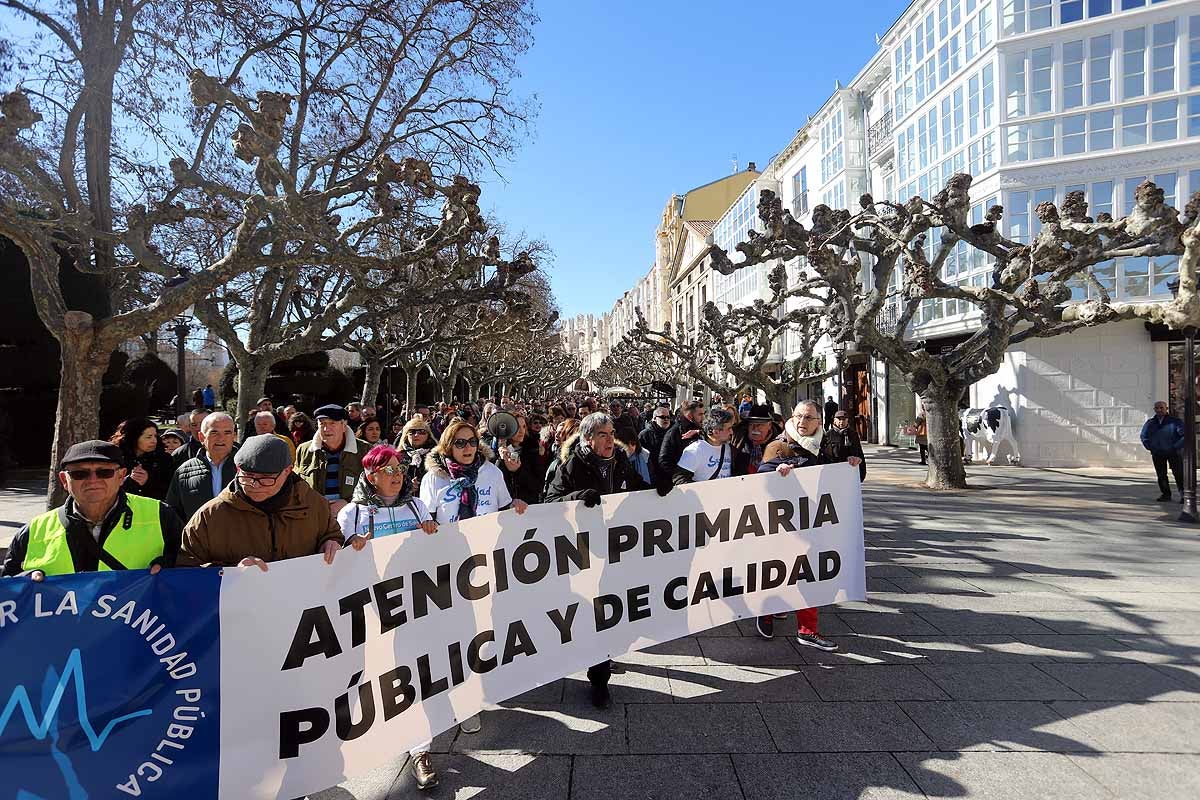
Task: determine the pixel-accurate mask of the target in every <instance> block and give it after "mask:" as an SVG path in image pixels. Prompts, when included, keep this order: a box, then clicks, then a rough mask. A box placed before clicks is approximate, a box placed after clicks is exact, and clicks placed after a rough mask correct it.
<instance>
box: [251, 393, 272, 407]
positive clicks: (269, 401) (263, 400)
mask: <svg viewBox="0 0 1200 800" xmlns="http://www.w3.org/2000/svg"><path fill="white" fill-rule="evenodd" d="M259 403H270V404H271V405H275V401H274V400H272V399H271V398H269V397H267V396H266V395H263V396H262V397H260V398H258V399H257V400H255V401H254V405H258V404H259Z"/></svg>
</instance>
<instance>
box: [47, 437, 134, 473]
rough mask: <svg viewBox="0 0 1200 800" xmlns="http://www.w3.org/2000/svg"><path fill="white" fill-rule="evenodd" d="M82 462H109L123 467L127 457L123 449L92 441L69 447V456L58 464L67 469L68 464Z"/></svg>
mask: <svg viewBox="0 0 1200 800" xmlns="http://www.w3.org/2000/svg"><path fill="white" fill-rule="evenodd" d="M81 461H107V462H109V463H110V464H116V465H117V466H118V467H123V466H125V455H124V454H123V453H122V452H121V448H119V447H117V446H116V445H115V444H113V443H112V442H106V441H104V440H102V439H91V440H89V441H86V442H80V443H79V444H73V445H71V446H70V447H68V448H67V454H66V455H64V456H63V457H62V460H61V461H59V462H58V463H59V466H60V467H65V466H67V465H68V464H78V463H79V462H81Z"/></svg>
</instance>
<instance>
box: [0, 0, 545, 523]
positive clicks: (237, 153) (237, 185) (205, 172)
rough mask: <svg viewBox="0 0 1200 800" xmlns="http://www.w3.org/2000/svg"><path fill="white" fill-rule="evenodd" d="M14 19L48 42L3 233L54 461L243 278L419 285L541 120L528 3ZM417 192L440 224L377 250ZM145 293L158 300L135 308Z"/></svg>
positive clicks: (109, 12) (3, 194)
mask: <svg viewBox="0 0 1200 800" xmlns="http://www.w3.org/2000/svg"><path fill="white" fill-rule="evenodd" d="M0 10H6V11H7V12H8V13H10V14H15V15H18V16H20V17H21V18H22V21H23V22H24V23H27V24H28V25H33V26H35V27H39V28H40V29H41V33H42V34H44V35H42V36H34V37H30V36H27V35H22V36H21V38H20V39H19V40H17V42H16V45H17V47H18V49H20V50H21V58H19V59H15V60H14V63H16V64H17V68H16V69H13V70H11V71H10V72H11V74H12V75H13V76H14V79H15V80H17V81H19V82H20V83H21V85H22V86H23V88H21V89H17V90H14V91H12V92H10V93H9V94H7V95H4V96H3V99H2V100H0V187H2V188H3V191H0V235H4V236H7V237H8V238H10V239H11V240H12V241H13V242H14V243H16V245H17V246H18V247H19V248H21V250H22V252H23V253H24V255H25V256H26V258H27V259H28V262H29V265H30V273H31V282H32V285H33V289H34V291H33V294H34V297H35V298H36V303H37V309H38V314H39V316H40V318H41V319H42V321H43V323H44V324H45V325H46V326H47V328H48V329H49V330H50V332H51V334H52V335H53V336H54V337H55V338H56V340H57V341H58V342H59V345H60V349H61V353H62V372H61V389H60V394H59V408H58V414H57V425H56V433H55V441H54V445H53V447H52V452H51V461H52V462H57V459H58V457H59V454H60V453H61V452H62V450H63V449H64V448H65V447H66V446H67V445H69V444H70V443H71V442H73V441H78V440H80V439H86V438H91V437H93V436H95V435H96V432H97V425H98V421H97V407H98V404H97V398H98V397H99V388H100V377H101V375H102V374H103V373H104V370H105V367H106V365H107V363H108V359H109V354H110V353H111V352H113V351H114V350H115V349H116V347H117V345H118V344H120V343H121V342H122V341H125V340H128V339H130V338H133V337H135V336H138V335H141V334H143V333H145V332H147V331H152V330H155V329H157V328H159V327H161V326H162V325H163V324H164V323H166V322H167V321H169V320H170V319H171V318H172V317H173V316H175V315H177V314H179V313H181V312H182V311H184V310H185V309H186V308H187V307H189V306H192V305H194V304H196V303H199V302H201V301H203V300H204V299H205V298H206V297H208V296H209V295H210V294H211V293H212V292H213V291H214V290H216V289H217V287H220V286H222V285H224V284H228V283H229V282H230V281H233V280H235V279H236V278H238V276H241V275H244V274H246V273H248V272H251V271H254V270H259V271H261V272H262V274H264V275H267V276H269V280H272V281H278V282H287V281H289V280H292V275H293V273H296V272H297V271H306V270H316V271H321V270H331V271H332V270H348V271H351V272H352V273H357V274H356V275H354V277H355V278H356V279H357V276H358V275H370V274H371V273H372V272H375V271H378V272H380V273H383V274H385V275H391V276H401V277H403V276H404V275H405V274H406V272H407V271H408V270H409V268H410V267H412V266H413V265H417V264H421V263H423V262H425V261H427V260H428V259H430V258H433V257H434V256H435V255H437V254H439V253H445V252H448V251H453V250H454V248H455V247H466V245H467V243H468V242H469V241H470V240H471V239H472V237H474V236H475V235H476V234H477V233H478V231H479V230H480V225H481V222H480V219H481V218H480V216H479V212H478V207H477V205H476V202H477V200H478V190H477V188H475V187H474V186H473V185H472V184H470V182H469V181H467V180H466V179H457V178H454V177H451V176H452V174H453V173H454V172H456V171H459V170H464V171H466V170H472V169H473V168H474V167H476V166H477V165H480V164H489V163H491V162H492V161H493V160H494V159H496V158H497V157H501V158H502V157H506V156H507V155H508V154H509V153H510V152H511V150H512V147H513V144H514V142H515V141H517V140H518V139H519V135H517V134H519V133H520V132H521V131H522V130H523V128H524V126H525V122H526V120H527V119H528V116H529V108H528V105H527V104H525V103H523V102H521V101H520V100H518V99H515V98H513V97H512V95H511V93H510V84H511V81H512V78H513V77H514V76H515V73H516V68H515V58H516V57H517V56H518V55H519V54H520V53H522V52H523V51H524V50H525V49H526V48H527V47H528V44H529V28H530V26H531V24H532V22H533V17H532V15H531V14H530V13H529V12H528V10H527V8H526V6H525V3H523V2H521V0H478V1H477V2H466V1H465V0H387V1H386V2H385V0H355V2H349V3H346V2H330V0H312V1H310V2H303V3H299V4H297V5H296V6H294V7H289V8H287V9H286V10H284V12H283V13H280V9H278V8H276V7H275V6H271V5H266V6H264V5H262V4H256V3H249V2H242V1H241V0H234V1H233V2H220V3H216V2H199V3H190V4H186V5H184V6H179V5H178V4H169V3H165V2H160V0H138V1H137V2H135V1H134V0H111V2H105V3H93V4H67V3H58V2H43V3H37V2H25V1H24V0H23V1H22V2H17V0H0ZM5 27H7V26H5ZM14 30H21V29H20V28H14ZM26 30H27V29H26ZM5 52H7V51H5ZM5 77H6V78H7V77H8V76H7V75H6V76H5ZM189 95H190V99H191V104H190V105H191V107H190V108H189V107H188V103H187V102H186V98H187V97H188V96H189ZM181 121H182V124H181ZM156 154H162V155H161V156H158V155H156ZM172 156H174V157H172ZM168 162H169V163H168ZM431 165H432V166H431ZM410 197H418V198H420V199H421V200H422V202H423V203H425V204H428V205H429V206H430V207H433V209H434V216H435V222H434V224H432V225H431V226H429V227H427V228H423V229H421V230H412V231H409V232H408V233H409V235H408V236H406V237H404V239H403V246H401V247H399V248H391V247H388V248H385V247H383V246H381V240H382V239H383V238H384V235H383V233H382V232H383V231H385V230H387V229H388V228H389V227H391V226H392V225H393V223H394V220H395V219H396V218H398V217H399V218H404V217H405V216H406V215H407V212H408V211H409V209H408V208H407V207H406V206H405V201H406V199H407V198H410ZM439 202H440V203H441V205H442V213H441V214H440V215H438V214H437V209H436V205H437V203H439ZM462 256H463V257H462V258H461V259H459V260H458V261H459V263H461V264H462V265H463V266H464V267H469V266H470V264H471V263H472V261H473V260H475V259H477V258H479V256H477V255H476V254H475V253H474V252H473V251H472V252H463V253H462ZM60 268H61V271H60ZM71 271H75V272H77V273H83V274H85V275H88V276H91V277H92V278H93V279H94V281H95V285H96V292H97V293H98V294H102V295H106V296H112V297H114V298H115V301H114V302H113V303H111V307H112V308H113V309H115V311H114V313H111V314H107V315H100V316H97V315H93V314H89V313H84V312H81V311H78V310H74V309H70V308H69V307H68V306H67V303H66V301H65V299H64V293H63V291H62V287H61V283H60V281H62V280H63V275H64V274H65V275H67V277H68V278H72V276H71V275H70V273H71ZM72 279H73V278H72ZM490 280H491V278H490V277H488V276H482V275H481V276H480V279H479V281H480V283H487V282H488V281H490ZM321 285H325V284H324V282H322V284H321ZM135 286H136V287H155V288H157V289H158V291H154V290H153V289H151V290H150V291H145V292H142V293H141V295H140V297H141V299H139V296H138V295H137V294H134V293H132V292H129V291H127V290H128V289H129V287H135ZM256 286H257V284H256ZM278 309H279V306H278V305H275V306H274V308H273V311H277V310H278ZM340 313H341V309H333V310H331V311H330V313H329V315H328V316H322V317H319V318H315V319H314V324H320V323H321V322H322V321H323V320H324V319H330V318H339V317H340ZM235 338H236V337H235ZM57 497H58V490H57V486H53V487H52V489H51V492H50V502H51V503H53V502H55V500H56V499H57Z"/></svg>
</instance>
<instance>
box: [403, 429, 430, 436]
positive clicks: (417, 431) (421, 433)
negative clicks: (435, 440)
mask: <svg viewBox="0 0 1200 800" xmlns="http://www.w3.org/2000/svg"><path fill="white" fill-rule="evenodd" d="M408 435H409V436H428V435H429V431H427V430H425V429H424V428H413V429H412V430H411V431H409V432H408Z"/></svg>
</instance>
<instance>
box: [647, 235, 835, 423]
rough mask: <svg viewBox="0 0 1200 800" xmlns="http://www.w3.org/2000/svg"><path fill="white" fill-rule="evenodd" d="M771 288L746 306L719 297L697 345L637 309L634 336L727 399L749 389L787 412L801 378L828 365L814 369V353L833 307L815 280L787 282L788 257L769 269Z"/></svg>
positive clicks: (704, 312) (704, 318)
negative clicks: (725, 303)
mask: <svg viewBox="0 0 1200 800" xmlns="http://www.w3.org/2000/svg"><path fill="white" fill-rule="evenodd" d="M714 248H715V246H714ZM715 249H716V250H717V251H718V252H720V253H721V254H722V255H724V251H723V250H720V249H719V248H715ZM725 261H726V262H727V261H728V257H726V258H725ZM756 263H757V262H756ZM767 287H768V289H769V291H770V293H769V295H768V296H767V297H766V298H765V299H763V298H758V299H755V300H754V302H753V303H750V304H749V305H745V306H739V307H736V308H727V309H726V310H725V311H721V310H720V309H719V308H718V307H717V304H716V303H714V302H712V301H709V302H707V303H705V304H704V308H703V309H701V321H700V331H699V336H698V337H697V339H696V341H695V342H694V343H693V342H689V341H686V340H684V339H683V338H681V337H679V336H673V335H672V334H671V329H670V326H669V325H665V326H664V327H663V329H662V330H658V331H656V330H652V329H650V327H649V326H648V325H647V324H646V321H645V317H643V316H642V314H641V312H640V311H639V312H638V322H637V326H636V327H635V328H634V330H633V333H632V334H631V335H632V336H633V337H634V338H635V339H636V340H637V341H638V342H639V343H640V344H642V345H643V346H646V347H648V348H650V349H652V350H656V351H658V352H660V353H664V354H670V355H671V356H673V357H674V358H676V359H678V361H679V363H681V364H682V365H683V366H684V371H685V373H686V374H687V375H688V376H689V377H691V378H692V379H694V380H695V381H697V382H698V383H701V384H703V385H705V386H707V387H708V388H709V389H710V390H711V391H713V392H715V393H718V394H720V395H722V396H723V397H725V398H726V399H731V398H733V397H734V395H735V394H736V393H737V392H738V391H741V390H746V389H751V390H755V391H759V392H762V393H763V395H765V396H766V398H767V400H768V402H770V403H772V404H773V405H774V406H775V407H776V408H777V409H779V410H780V411H786V410H787V409H788V406H789V404H790V403H791V400H792V398H793V396H794V393H795V389H796V387H797V386H798V385H799V384H800V383H801V382H802V381H805V380H815V379H818V378H821V377H824V374H825V373H824V370H814V363H815V361H814V358H813V353H814V350H815V348H816V346H817V343H818V342H819V341H820V339H821V338H822V337H823V336H824V335H825V334H826V331H827V328H828V323H827V317H828V313H827V310H826V308H825V306H824V302H823V298H822V297H821V296H820V295H819V293H814V292H813V290H812V287H811V286H808V285H805V284H797V285H793V286H789V285H788V278H787V267H786V265H785V263H784V262H780V263H778V264H775V265H774V266H773V267H772V269H771V271H770V273H769V274H768V276H767ZM789 333H791V334H792V336H791V337H790V338H791V339H792V342H793V343H794V344H795V345H797V347H795V348H792V349H793V350H794V351H795V352H794V353H793V355H792V357H791V358H787V357H785V356H784V355H783V354H782V352H781V351H783V350H785V349H786V348H785V345H786V344H787V340H786V338H785V337H787V335H788V334H789ZM814 373H815V374H814Z"/></svg>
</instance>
